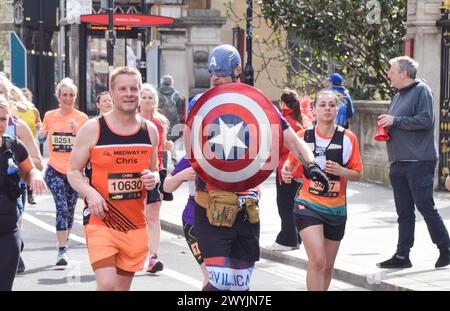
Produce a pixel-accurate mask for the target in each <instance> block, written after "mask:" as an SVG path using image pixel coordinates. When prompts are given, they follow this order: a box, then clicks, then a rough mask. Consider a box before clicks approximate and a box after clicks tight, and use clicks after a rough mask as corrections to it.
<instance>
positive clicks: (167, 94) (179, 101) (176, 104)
mask: <svg viewBox="0 0 450 311" xmlns="http://www.w3.org/2000/svg"><path fill="white" fill-rule="evenodd" d="M158 97H159V111H160V112H161V113H162V114H163V115H164V116H165V117H166V118H167V119H168V120H169V122H170V127H169V130H168V132H167V139H168V140H171V141H175V140H176V139H178V138H179V137H180V134H181V133H180V130H182V128H181V127H180V125H179V124H180V117H181V116H182V115H183V112H182V109H183V97H182V96H181V95H180V93H179V92H178V91H177V90H176V89H175V87H174V81H173V78H172V76H170V75H165V76H163V77H162V79H161V86H160V87H159V88H158Z"/></svg>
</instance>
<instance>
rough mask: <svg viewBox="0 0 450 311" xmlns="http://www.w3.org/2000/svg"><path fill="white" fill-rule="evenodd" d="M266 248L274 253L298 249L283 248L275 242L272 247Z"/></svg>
mask: <svg viewBox="0 0 450 311" xmlns="http://www.w3.org/2000/svg"><path fill="white" fill-rule="evenodd" d="M266 248H267V249H268V250H270V251H276V252H287V251H292V250H294V249H298V247H295V246H285V245H281V244H278V243H277V242H273V244H272V245H268V246H266Z"/></svg>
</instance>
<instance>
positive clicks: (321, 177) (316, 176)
mask: <svg viewBox="0 0 450 311" xmlns="http://www.w3.org/2000/svg"><path fill="white" fill-rule="evenodd" d="M303 171H304V175H305V177H306V178H308V179H311V180H312V181H317V182H319V183H321V184H322V185H323V192H328V189H329V188H330V183H329V181H328V178H327V176H326V175H325V173H324V172H322V170H321V169H320V167H319V165H318V164H317V163H316V162H313V163H312V164H310V165H309V166H308V167H307V168H305V169H304V170H303Z"/></svg>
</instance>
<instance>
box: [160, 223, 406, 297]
mask: <svg viewBox="0 0 450 311" xmlns="http://www.w3.org/2000/svg"><path fill="white" fill-rule="evenodd" d="M160 222H161V229H163V230H165V231H168V232H170V233H173V234H177V235H182V236H184V231H183V227H182V226H180V225H177V224H174V223H171V222H169V221H166V220H162V219H161V220H160ZM260 252H261V257H262V258H264V259H269V260H273V261H276V262H279V263H282V264H286V265H290V266H295V267H296V268H300V269H304V270H306V269H307V265H308V262H307V261H306V260H305V259H302V258H298V257H294V256H291V255H288V254H284V253H282V252H276V251H271V250H268V249H266V248H264V247H260ZM333 278H334V279H336V280H339V281H343V282H346V283H350V284H352V285H355V286H359V287H363V288H366V289H369V290H372V291H410V289H408V288H406V287H402V286H397V285H394V284H390V283H386V282H383V281H379V280H376V279H375V278H372V277H371V276H370V275H359V274H356V273H352V272H350V271H345V270H342V269H339V268H336V267H335V268H334V272H333Z"/></svg>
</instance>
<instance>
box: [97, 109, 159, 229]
mask: <svg viewBox="0 0 450 311" xmlns="http://www.w3.org/2000/svg"><path fill="white" fill-rule="evenodd" d="M98 122H99V131H100V134H99V138H98V141H97V144H96V145H95V146H94V148H92V149H91V152H90V172H89V176H88V178H89V183H90V185H91V186H92V187H94V188H95V189H96V190H97V191H98V192H99V193H100V194H101V195H102V196H103V198H104V199H105V201H106V203H107V205H108V209H109V211H108V212H107V213H106V217H105V218H103V219H99V218H97V217H95V216H94V215H91V216H90V219H89V224H96V225H103V226H107V227H109V228H112V229H115V230H118V231H122V232H126V231H129V230H134V229H141V228H145V226H146V218H145V209H144V199H145V194H146V190H145V189H144V185H143V183H142V180H141V172H142V171H143V170H145V169H149V168H150V161H151V156H152V152H154V149H153V146H152V144H151V140H150V135H149V132H148V128H147V124H146V123H145V120H144V119H143V118H141V126H140V127H139V129H138V130H137V131H135V132H134V133H132V134H129V135H119V134H117V133H115V132H114V131H113V130H111V128H110V127H109V125H108V123H107V121H106V119H105V118H104V117H99V118H98Z"/></svg>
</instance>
